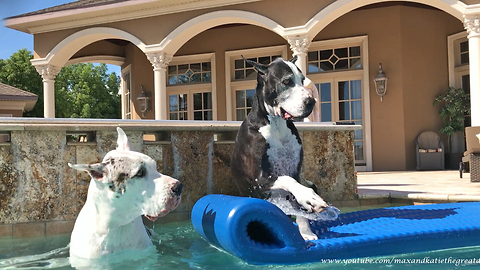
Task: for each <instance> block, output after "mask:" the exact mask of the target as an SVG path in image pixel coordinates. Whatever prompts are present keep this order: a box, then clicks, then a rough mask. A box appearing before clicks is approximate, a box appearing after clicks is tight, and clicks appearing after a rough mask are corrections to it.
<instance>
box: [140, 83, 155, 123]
mask: <svg viewBox="0 0 480 270" xmlns="http://www.w3.org/2000/svg"><path fill="white" fill-rule="evenodd" d="M150 99H151V98H150V92H147V90H146V89H145V85H142V86H141V92H140V95H138V97H137V100H138V104H139V105H140V111H141V112H142V116H143V117H145V116H147V112H149V111H151V110H152V104H151V102H150Z"/></svg>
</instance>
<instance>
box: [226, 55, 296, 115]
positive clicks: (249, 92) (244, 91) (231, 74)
mask: <svg viewBox="0 0 480 270" xmlns="http://www.w3.org/2000/svg"><path fill="white" fill-rule="evenodd" d="M286 55H287V47H286V46H274V47H265V48H258V49H249V50H241V51H231V52H227V53H226V54H225V66H226V67H227V72H226V75H225V76H226V81H227V85H226V86H227V120H234V121H235V120H236V121H243V120H244V119H245V117H247V114H248V113H249V112H250V110H251V108H252V104H253V98H254V95H255V88H256V86H257V72H256V71H255V70H254V69H253V66H252V65H250V64H248V63H246V62H245V60H244V59H243V58H242V56H244V57H245V58H246V59H248V60H251V61H255V62H258V63H261V64H264V65H268V64H270V63H271V62H272V61H274V60H275V59H277V58H278V57H283V58H285V57H286Z"/></svg>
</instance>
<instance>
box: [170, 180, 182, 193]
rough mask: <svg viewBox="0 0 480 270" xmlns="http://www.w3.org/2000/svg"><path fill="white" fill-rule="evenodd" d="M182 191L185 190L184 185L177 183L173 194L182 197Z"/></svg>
mask: <svg viewBox="0 0 480 270" xmlns="http://www.w3.org/2000/svg"><path fill="white" fill-rule="evenodd" d="M182 189H183V184H182V183H180V182H177V183H175V185H174V186H173V188H172V192H173V194H175V195H177V196H180V195H181V194H182Z"/></svg>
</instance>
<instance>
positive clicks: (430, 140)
mask: <svg viewBox="0 0 480 270" xmlns="http://www.w3.org/2000/svg"><path fill="white" fill-rule="evenodd" d="M415 146H416V153H417V170H419V171H420V170H443V169H445V154H444V150H445V148H444V145H443V142H442V140H441V139H440V136H438V134H437V133H435V132H433V131H424V132H422V133H420V135H418V136H417V139H416V140H415Z"/></svg>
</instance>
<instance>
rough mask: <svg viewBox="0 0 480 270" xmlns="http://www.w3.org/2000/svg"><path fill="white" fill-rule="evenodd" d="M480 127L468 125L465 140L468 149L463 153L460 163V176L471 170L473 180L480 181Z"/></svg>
mask: <svg viewBox="0 0 480 270" xmlns="http://www.w3.org/2000/svg"><path fill="white" fill-rule="evenodd" d="M477 134H480V127H466V128H465V141H466V145H467V150H466V151H465V152H464V153H463V158H462V162H461V163H460V168H459V171H460V178H462V176H463V173H464V172H470V180H471V181H472V182H479V181H480V138H478V137H477Z"/></svg>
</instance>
